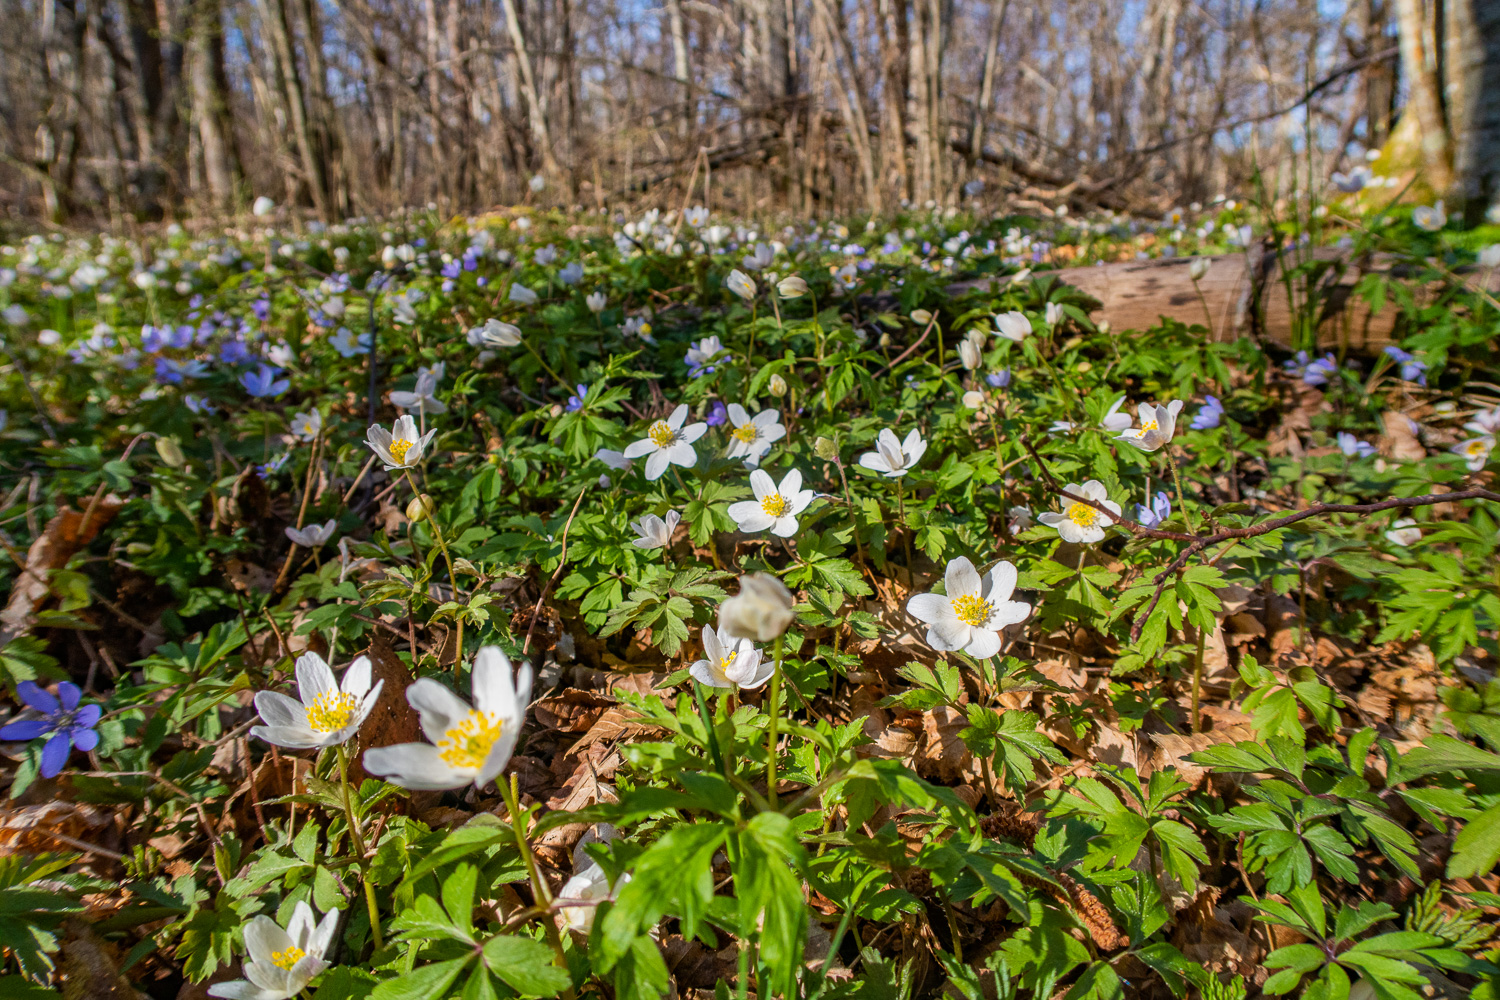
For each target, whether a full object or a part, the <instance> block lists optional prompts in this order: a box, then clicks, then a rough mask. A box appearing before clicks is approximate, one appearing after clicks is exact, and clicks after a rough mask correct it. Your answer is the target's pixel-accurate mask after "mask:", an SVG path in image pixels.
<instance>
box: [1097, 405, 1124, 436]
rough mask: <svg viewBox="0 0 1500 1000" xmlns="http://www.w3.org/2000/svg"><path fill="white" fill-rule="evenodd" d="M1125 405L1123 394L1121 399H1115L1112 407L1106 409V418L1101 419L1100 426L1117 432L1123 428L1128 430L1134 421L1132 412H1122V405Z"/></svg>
mask: <svg viewBox="0 0 1500 1000" xmlns="http://www.w3.org/2000/svg"><path fill="white" fill-rule="evenodd" d="M1124 405H1125V397H1124V396H1121V397H1120V398H1119V399H1117V400H1115V401H1114V403H1113V404H1112V405H1111V406H1110V408H1109V409H1108V410H1106V411H1105V413H1104V419H1103V420H1101V421H1099V426H1100V427H1103V428H1104V429H1105V430H1107V431H1113V432H1114V433H1116V434H1118V433H1119V432H1121V431H1123V430H1128V429H1129V428H1130V425H1131V423H1132V419H1131V416H1130V414H1128V413H1121V412H1120V407H1122V406H1124Z"/></svg>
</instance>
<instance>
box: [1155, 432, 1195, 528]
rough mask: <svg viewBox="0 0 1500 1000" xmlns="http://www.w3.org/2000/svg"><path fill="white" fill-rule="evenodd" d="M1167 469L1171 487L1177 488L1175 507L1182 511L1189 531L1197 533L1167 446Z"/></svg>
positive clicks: (1180, 479) (1170, 451)
mask: <svg viewBox="0 0 1500 1000" xmlns="http://www.w3.org/2000/svg"><path fill="white" fill-rule="evenodd" d="M1166 458H1167V468H1169V469H1171V470H1172V485H1173V486H1175V487H1176V488H1177V506H1178V508H1179V509H1180V510H1181V511H1182V518H1183V520H1185V521H1186V522H1187V526H1188V530H1189V531H1197V530H1198V529H1197V528H1196V527H1194V525H1193V515H1192V514H1191V513H1190V512H1189V511H1188V508H1187V501H1186V500H1184V499H1183V496H1182V477H1181V476H1180V475H1178V473H1177V462H1176V460H1174V459H1173V458H1172V446H1171V445H1168V446H1167V450H1166ZM1147 499H1148V500H1149V499H1150V498H1149V497H1148V498H1147Z"/></svg>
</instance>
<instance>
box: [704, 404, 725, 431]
mask: <svg viewBox="0 0 1500 1000" xmlns="http://www.w3.org/2000/svg"><path fill="white" fill-rule="evenodd" d="M728 419H729V407H727V406H725V405H724V404H723V402H722V401H720V400H717V399H716V400H714V402H713V405H712V406H710V407H709V408H708V416H706V417H704V418H703V422H704V423H705V424H707V425H708V426H710V427H718V426H719V425H720V424H722V423H724V421H726V420H728Z"/></svg>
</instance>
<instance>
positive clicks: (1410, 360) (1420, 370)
mask: <svg viewBox="0 0 1500 1000" xmlns="http://www.w3.org/2000/svg"><path fill="white" fill-rule="evenodd" d="M1385 355H1386V357H1388V358H1390V359H1391V360H1392V361H1394V362H1395V363H1396V364H1397V365H1399V366H1400V367H1401V377H1402V378H1403V379H1405V380H1406V381H1408V382H1415V383H1417V384H1418V385H1420V386H1423V387H1424V388H1425V387H1426V385H1427V362H1425V361H1418V360H1417V359H1416V357H1415V356H1414V355H1412V354H1410V353H1408V352H1406V351H1403V350H1402V349H1401V348H1399V347H1397V346H1396V345H1395V344H1390V345H1387V347H1386V349H1385Z"/></svg>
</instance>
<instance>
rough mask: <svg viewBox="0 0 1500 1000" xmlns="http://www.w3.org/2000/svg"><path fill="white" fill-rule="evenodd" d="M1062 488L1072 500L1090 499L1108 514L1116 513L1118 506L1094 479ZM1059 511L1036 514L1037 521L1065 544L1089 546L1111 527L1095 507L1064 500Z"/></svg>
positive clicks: (1100, 538)
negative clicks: (1053, 530)
mask: <svg viewBox="0 0 1500 1000" xmlns="http://www.w3.org/2000/svg"><path fill="white" fill-rule="evenodd" d="M1063 489H1064V490H1065V491H1066V492H1068V493H1071V494H1073V495H1074V496H1075V497H1084V498H1085V499H1088V500H1092V501H1094V502H1095V503H1097V504H1099V506H1101V507H1103V508H1105V509H1106V510H1108V511H1109V512H1110V513H1112V514H1118V513H1120V505H1119V504H1117V503H1115V502H1114V501H1113V500H1111V499H1110V498H1109V493H1108V491H1106V490H1105V488H1104V484H1103V483H1101V482H1099V480H1097V479H1090V480H1089V481H1088V482H1086V483H1084V484H1083V485H1082V486H1080V485H1078V484H1077V483H1069V484H1068V485H1066V486H1064V487H1063ZM1060 502H1061V504H1062V512H1061V513H1058V512H1056V511H1048V512H1047V513H1045V514H1042V515H1040V516H1039V517H1038V518H1037V520H1038V521H1040V522H1042V523H1043V524H1045V525H1046V526H1047V527H1049V528H1056V529H1057V533H1058V534H1059V535H1060V536H1062V540H1063V541H1065V542H1072V543H1074V544H1076V545H1092V544H1094V543H1095V542H1102V541H1104V529H1105V528H1106V527H1107V526H1108V525H1109V524H1111V523H1112V522H1111V521H1110V519H1109V518H1108V517H1107V516H1106V515H1104V514H1103V513H1101V512H1100V511H1099V509H1098V508H1097V507H1091V506H1089V505H1088V504H1086V503H1079V502H1078V501H1077V500H1070V499H1068V498H1067V497H1062V498H1061V501H1060Z"/></svg>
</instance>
